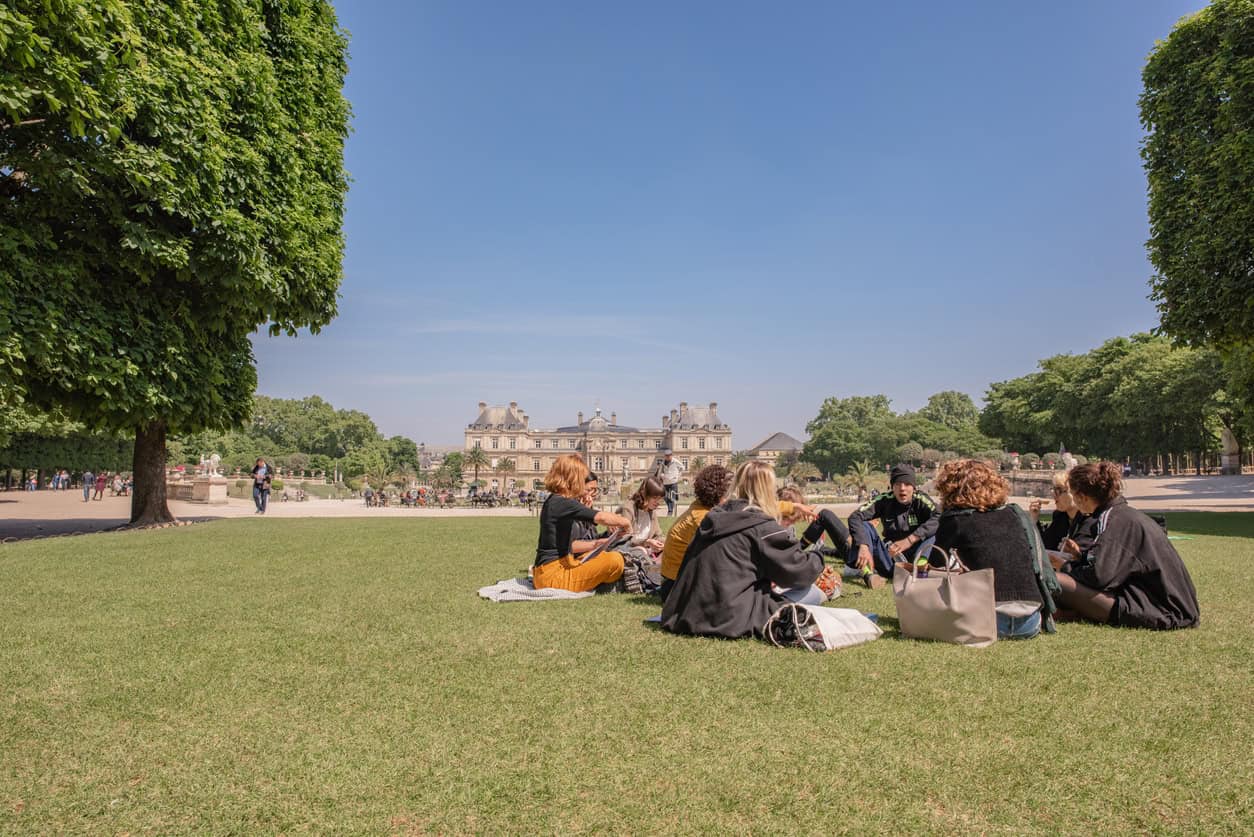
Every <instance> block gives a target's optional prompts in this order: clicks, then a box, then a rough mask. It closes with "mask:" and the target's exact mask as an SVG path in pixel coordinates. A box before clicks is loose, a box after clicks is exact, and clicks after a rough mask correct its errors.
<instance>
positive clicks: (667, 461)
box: [652, 448, 683, 517]
mask: <svg viewBox="0 0 1254 837" xmlns="http://www.w3.org/2000/svg"><path fill="white" fill-rule="evenodd" d="M682 473H683V469H681V468H680V467H679V463H678V462H676V461H675V456H674V454H673V453H672V452H671V449H670V448H667V449H666V450H664V451H662V459H661V460H659V461H658V463H657V464H656V465H654V466H653V472H652V476H653V477H655V478H657V480H658V482H660V483H662V490H663V497H664V498H665V500H666V514H667V515H668V516H670V517H674V516H675V506H676V505H677V504H678V503H679V475H680V474H682Z"/></svg>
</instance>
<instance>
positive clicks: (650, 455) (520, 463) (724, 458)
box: [465, 401, 732, 488]
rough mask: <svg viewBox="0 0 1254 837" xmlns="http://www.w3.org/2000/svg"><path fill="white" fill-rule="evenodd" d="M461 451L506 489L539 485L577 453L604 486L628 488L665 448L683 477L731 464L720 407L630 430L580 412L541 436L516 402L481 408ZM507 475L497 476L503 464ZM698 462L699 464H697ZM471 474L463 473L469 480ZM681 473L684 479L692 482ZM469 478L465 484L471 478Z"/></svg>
mask: <svg viewBox="0 0 1254 837" xmlns="http://www.w3.org/2000/svg"><path fill="white" fill-rule="evenodd" d="M465 436H466V450H467V451H469V450H473V449H474V448H476V447H479V448H482V449H483V451H484V453H486V454H487V455H488V461H489V463H490V464H489V466H488V467H487V468H486V469H485V468H482V467H481V468H480V469H479V478H480V480H483V481H484V482H486V483H487V486H488V487H504V486H508V485H509V482H508V481H509V480H517V481H518V482H519V483H521V484H522V485H523V486H526V487H528V488H530V487H532V486H538V485H540V484H542V483H543V481H544V475H545V474H546V473H548V470H549V467H550V466H552V464H553V461H554V460H555V459H557V457H559V456H561V455H562V454H566V453H577V454H579V455H580V456H582V457H583V460H584V461H585V462H587V463H588V467H589V468H591V469H592V471H593V472H594V473H596V474H597V475H599V476H600V477H601V479H602V480H605V481H607V482H608V481H613V482H632V481H635V480H640V479H643V478H644V477H646V476H648V475H649V473H650V472H651V471H652V470H653V466H654V464H655V463H656V462H657V461H658V460H660V459H661V458H662V451H663V450H665V449H666V448H670V449H671V451H672V452H673V454H674V457H675V459H677V460H679V464H680V467H682V468H683V469H684V471H685V472H689V471H693V470H696V469H697V468H700V467H701V466H703V465H726V464H728V462H729V460H730V459H731V453H732V430H731V427H730V426H728V425H727V424H724V423H723V420H722V419H720V418H719V417H718V404H717V403H716V402H714V401H711V402H710V404H709V406H704V407H695V406H691V405H689V404H688V402H687V401H681V402H679V407H678V408H676V409H673V410H671V411H670V415H665V416H662V423H661V426H660V427H657V428H637V427H628V426H627V425H625V424H619V423H618V416H617V414H615V413H610V416H609V418H606V417H605V416H603V415H601V409H600V408H599V407H598V408H597V409H596V411H595V412H594V413H593V415H592V417H591V418H589V419H587V420H585V419H584V414H583V413H582V412H580V413H578V414H577V416H576V417H575V423H574V424H572V425H569V426H567V427H557V428H553V429H540V428H535V427H532V426H531V423H530V420H529V418H528V416H527V412H526V411H525V410H523V409H521V408H520V407H519V406H518V402H517V401H511V402H509V406H508V407H502V406H492V407H490V406H488V404H487V402H486V401H480V402H479V415H478V417H477V418H476V419H475V420H474V421H473V422H471V423H470V424H468V425H466V433H465ZM506 459H508V460H511V461H512V462H513V469H512V470H508V471H505V472H500V471H497V470H496V469H497V468H498V466H499V465H500V464H501V462H502V461H503V460H506ZM698 460H700V461H699V462H698ZM472 471H473V469H471V468H467V469H466V473H467V474H471V472H472ZM690 476H691V475H690V474H688V473H685V478H690ZM469 478H470V477H467V479H469Z"/></svg>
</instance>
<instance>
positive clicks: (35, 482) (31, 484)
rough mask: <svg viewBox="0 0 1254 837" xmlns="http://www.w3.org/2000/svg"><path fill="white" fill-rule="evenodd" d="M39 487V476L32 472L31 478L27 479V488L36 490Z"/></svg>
mask: <svg viewBox="0 0 1254 837" xmlns="http://www.w3.org/2000/svg"><path fill="white" fill-rule="evenodd" d="M37 488H39V477H38V476H36V475H35V474H31V475H30V479H28V480H27V481H26V490H27V491H34V490H35V489H37Z"/></svg>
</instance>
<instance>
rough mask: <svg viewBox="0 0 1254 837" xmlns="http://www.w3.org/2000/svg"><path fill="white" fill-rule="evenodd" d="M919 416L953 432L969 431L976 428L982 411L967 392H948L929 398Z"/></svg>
mask: <svg viewBox="0 0 1254 837" xmlns="http://www.w3.org/2000/svg"><path fill="white" fill-rule="evenodd" d="M919 415H920V416H922V417H923V418H925V419H927V420H928V421H934V422H936V423H937V424H941V425H944V426H945V427H948V428H950V429H951V430H968V429H971V428H974V427H975V423H976V422H977V421H978V420H979V418H980V411H979V409H978V408H977V407H976V406H975V402H974V401H972V400H971V396H969V395H967V394H966V393H965V392H956V391H954V390H946V391H945V392H938V393H936V394H935V395H933V396H932V397H931V398H929V399H928V400H927V406H926V407H924V408H923V409H922V410H919Z"/></svg>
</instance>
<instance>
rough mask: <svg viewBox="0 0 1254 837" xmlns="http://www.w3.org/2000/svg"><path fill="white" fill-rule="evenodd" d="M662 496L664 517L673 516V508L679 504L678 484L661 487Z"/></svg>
mask: <svg viewBox="0 0 1254 837" xmlns="http://www.w3.org/2000/svg"><path fill="white" fill-rule="evenodd" d="M662 491H663V495H664V496H665V498H666V515H667V517H674V516H675V506H676V505H677V504H678V503H679V483H673V484H672V485H664V486H662Z"/></svg>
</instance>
